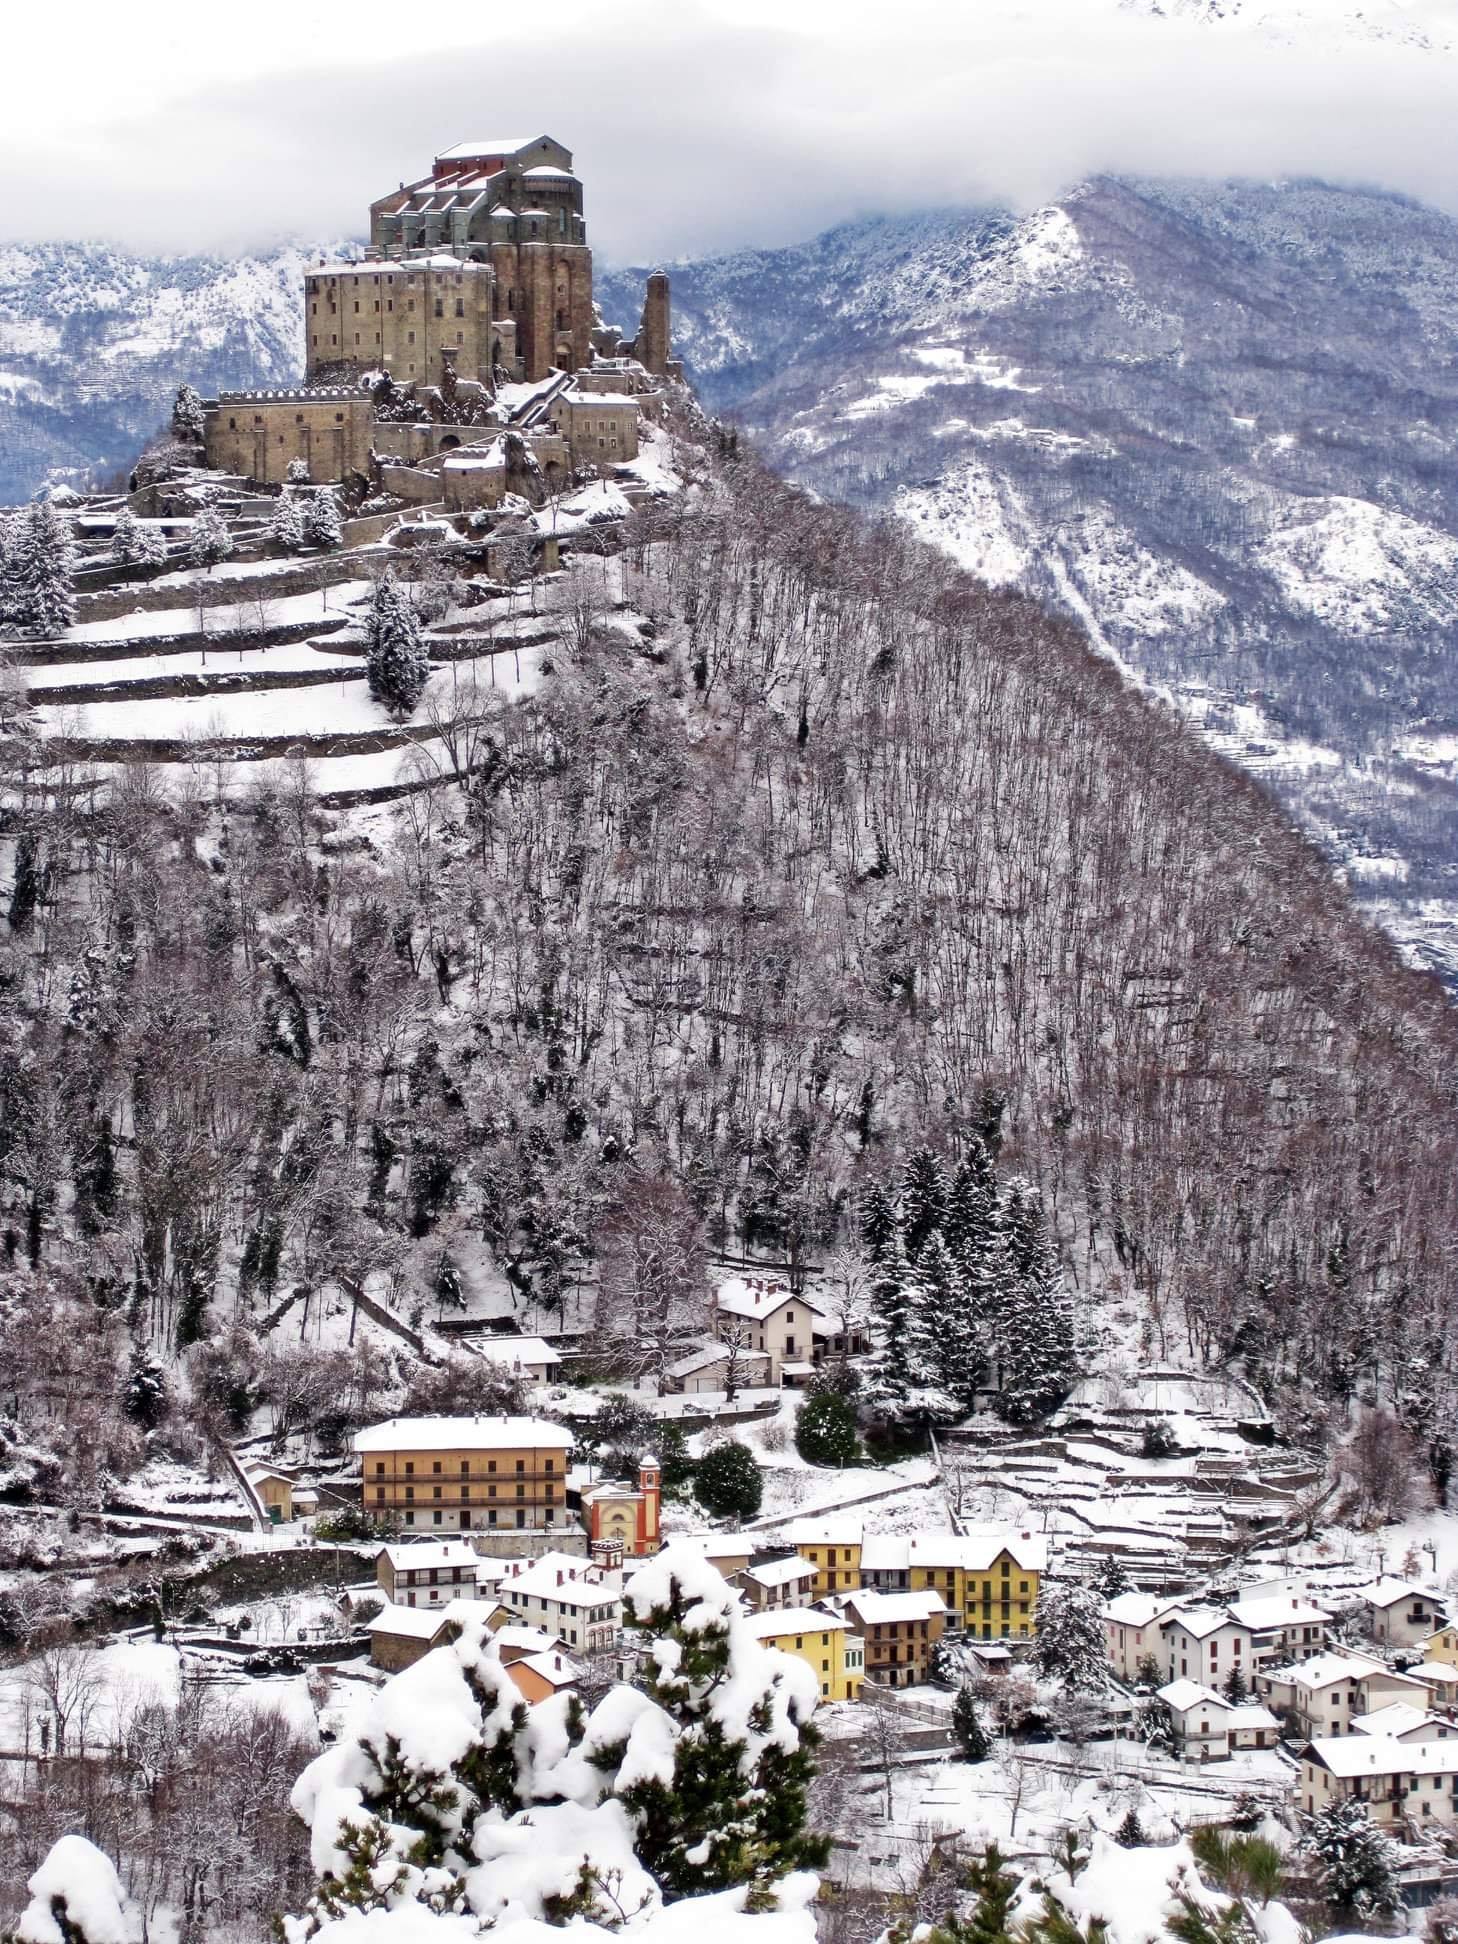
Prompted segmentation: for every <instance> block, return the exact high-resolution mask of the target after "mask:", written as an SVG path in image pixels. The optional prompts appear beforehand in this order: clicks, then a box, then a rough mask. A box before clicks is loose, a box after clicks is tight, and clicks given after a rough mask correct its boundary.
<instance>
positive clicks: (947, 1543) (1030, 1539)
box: [910, 1526, 1048, 1573]
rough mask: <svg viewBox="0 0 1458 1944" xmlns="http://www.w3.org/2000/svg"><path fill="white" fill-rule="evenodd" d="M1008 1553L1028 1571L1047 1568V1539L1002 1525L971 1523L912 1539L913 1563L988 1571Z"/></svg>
mask: <svg viewBox="0 0 1458 1944" xmlns="http://www.w3.org/2000/svg"><path fill="white" fill-rule="evenodd" d="M1004 1553H1006V1554H1007V1555H1008V1557H1009V1558H1010V1559H1011V1560H1012V1562H1013V1564H1014V1565H1015V1566H1021V1567H1022V1569H1023V1571H1024V1572H1025V1573H1045V1572H1046V1571H1047V1570H1048V1541H1047V1540H1046V1539H1044V1538H1041V1537H1039V1536H1036V1535H1035V1534H1033V1533H1031V1532H1024V1531H1015V1530H1013V1529H1012V1528H1010V1527H1009V1528H1004V1527H1001V1526H972V1527H970V1528H969V1529H968V1530H967V1531H966V1532H962V1533H956V1532H945V1533H943V1532H928V1533H918V1534H917V1536H916V1538H914V1539H913V1540H912V1542H911V1555H910V1563H911V1564H912V1565H913V1566H926V1567H933V1566H935V1567H939V1568H945V1567H948V1566H955V1567H958V1568H960V1569H961V1570H962V1571H963V1572H967V1573H985V1572H986V1571H987V1569H988V1567H989V1566H992V1565H994V1564H995V1563H996V1562H997V1560H999V1559H1000V1558H1001V1557H1002V1555H1003V1554H1004Z"/></svg>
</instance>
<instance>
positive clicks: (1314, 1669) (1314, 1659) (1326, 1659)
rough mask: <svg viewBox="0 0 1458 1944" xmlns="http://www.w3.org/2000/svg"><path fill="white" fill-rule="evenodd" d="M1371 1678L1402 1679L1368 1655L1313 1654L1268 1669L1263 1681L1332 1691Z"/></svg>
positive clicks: (1382, 1663) (1381, 1662) (1383, 1663)
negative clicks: (1303, 1658)
mask: <svg viewBox="0 0 1458 1944" xmlns="http://www.w3.org/2000/svg"><path fill="white" fill-rule="evenodd" d="M1374 1674H1386V1675H1388V1676H1389V1678H1390V1679H1392V1680H1395V1681H1396V1680H1401V1679H1402V1676H1401V1675H1399V1674H1393V1673H1392V1672H1391V1670H1390V1669H1389V1668H1388V1667H1387V1665H1386V1664H1385V1662H1383V1661H1379V1660H1374V1659H1373V1658H1372V1656H1371V1655H1370V1654H1313V1655H1312V1656H1311V1657H1310V1659H1309V1660H1304V1661H1297V1662H1295V1663H1294V1664H1293V1665H1292V1666H1290V1667H1271V1668H1267V1670H1266V1672H1265V1675H1264V1677H1263V1678H1264V1679H1266V1680H1268V1681H1279V1682H1282V1683H1283V1684H1285V1685H1286V1686H1289V1687H1304V1688H1324V1687H1335V1686H1336V1684H1337V1682H1338V1681H1365V1680H1369V1679H1370V1678H1371V1676H1372V1675H1374ZM1414 1685H1416V1684H1415V1683H1414Z"/></svg>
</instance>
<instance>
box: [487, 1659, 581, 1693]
mask: <svg viewBox="0 0 1458 1944" xmlns="http://www.w3.org/2000/svg"><path fill="white" fill-rule="evenodd" d="M503 1665H504V1666H505V1668H506V1672H507V1675H508V1677H509V1679H510V1680H511V1682H512V1683H513V1685H514V1686H515V1687H516V1688H517V1689H518V1691H519V1692H520V1694H521V1698H522V1699H523V1701H525V1702H526V1703H527V1704H528V1706H530V1707H535V1706H536V1704H537V1702H538V1701H548V1700H550V1699H551V1697H552V1696H553V1695H554V1694H565V1693H570V1692H571V1690H572V1689H573V1688H575V1687H576V1685H577V1683H578V1682H579V1681H580V1680H581V1679H582V1669H581V1667H580V1666H579V1665H578V1664H577V1662H576V1661H574V1660H572V1659H571V1658H570V1657H569V1656H568V1655H566V1654H564V1653H562V1652H561V1651H560V1650H559V1649H558V1648H555V1647H549V1648H543V1649H542V1650H541V1651H540V1652H538V1653H535V1654H523V1655H522V1656H521V1657H520V1658H519V1659H516V1660H511V1661H506V1660H505V1658H504V1657H503Z"/></svg>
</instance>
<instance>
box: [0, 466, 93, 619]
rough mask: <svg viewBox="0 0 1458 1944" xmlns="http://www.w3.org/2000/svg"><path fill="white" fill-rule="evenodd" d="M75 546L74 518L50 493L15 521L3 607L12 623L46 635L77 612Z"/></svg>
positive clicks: (0, 601)
mask: <svg viewBox="0 0 1458 1944" xmlns="http://www.w3.org/2000/svg"><path fill="white" fill-rule="evenodd" d="M75 566H76V546H75V541H74V539H73V537H72V533H71V523H70V521H69V520H68V519H67V518H66V517H65V515H64V514H63V513H62V512H61V510H60V508H59V507H58V506H57V505H56V504H55V502H54V501H53V500H50V499H38V500H36V501H34V502H33V503H32V504H31V505H30V506H28V507H27V508H26V509H25V511H24V512H23V513H22V514H20V515H19V516H18V518H17V519H16V520H15V521H14V522H13V523H12V526H11V533H10V544H9V547H8V548H7V551H6V561H5V585H4V588H3V591H0V608H3V611H4V618H5V620H6V622H7V623H8V625H9V626H10V627H12V628H15V629H17V630H18V631H20V632H23V633H26V634H31V635H38V636H39V637H40V638H41V639H42V640H43V641H51V640H54V639H55V637H56V636H57V635H60V634H64V632H65V631H66V629H67V628H69V627H70V625H71V623H72V622H73V621H74V620H75V618H76V596H75V592H74V590H73V588H72V585H71V577H72V575H73V573H74V572H75Z"/></svg>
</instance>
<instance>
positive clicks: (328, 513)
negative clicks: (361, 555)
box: [304, 487, 344, 553]
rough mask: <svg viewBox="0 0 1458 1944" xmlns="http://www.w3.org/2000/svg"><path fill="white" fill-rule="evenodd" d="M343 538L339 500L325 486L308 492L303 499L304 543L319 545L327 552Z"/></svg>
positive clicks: (308, 545) (306, 544)
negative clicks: (313, 491)
mask: <svg viewBox="0 0 1458 1944" xmlns="http://www.w3.org/2000/svg"><path fill="white" fill-rule="evenodd" d="M343 538H344V532H343V529H342V528H341V526H340V524H339V502H338V500H337V499H335V497H334V495H333V493H331V492H330V491H329V490H328V488H327V487H326V488H325V489H324V491H323V492H319V493H310V494H309V496H308V498H307V499H306V500H305V501H304V545H305V546H306V547H319V548H320V549H322V551H324V552H325V553H327V552H328V551H329V550H330V548H332V547H337V546H338V545H339V543H340V541H341V540H342V539H343Z"/></svg>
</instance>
